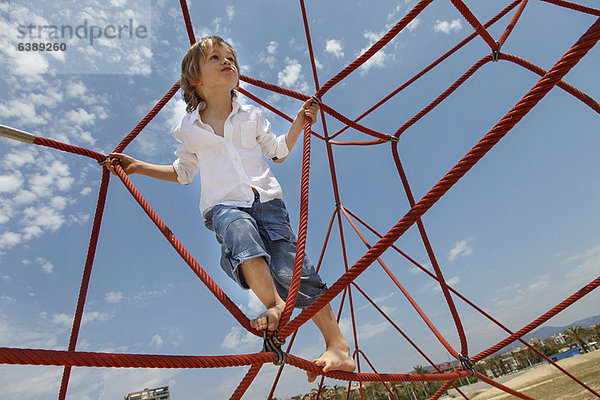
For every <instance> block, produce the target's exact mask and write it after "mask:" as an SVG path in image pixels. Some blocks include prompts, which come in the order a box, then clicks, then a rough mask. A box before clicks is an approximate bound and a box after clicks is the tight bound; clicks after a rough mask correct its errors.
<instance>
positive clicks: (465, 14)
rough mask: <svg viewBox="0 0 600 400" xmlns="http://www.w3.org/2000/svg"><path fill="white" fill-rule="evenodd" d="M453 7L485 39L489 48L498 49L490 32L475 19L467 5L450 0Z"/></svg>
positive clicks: (459, 1) (458, 0) (460, 0)
mask: <svg viewBox="0 0 600 400" xmlns="http://www.w3.org/2000/svg"><path fill="white" fill-rule="evenodd" d="M450 1H452V4H454V7H456V9H457V10H458V11H459V12H460V13H461V14H462V16H463V17H465V19H466V20H467V21H468V22H469V23H470V24H471V26H472V27H473V28H475V31H476V32H477V34H478V35H479V36H481V37H482V38H483V40H485V42H486V43H487V44H488V46H490V49H492V50H494V51H496V50H498V49H499V46H498V43H496V41H495V40H494V39H493V38H492V36H491V35H490V33H489V32H488V31H487V29H485V28H484V27H483V25H481V22H479V20H478V19H477V17H476V16H475V15H474V14H473V13H472V12H471V10H470V9H469V7H467V6H466V5H465V3H463V2H462V0H450Z"/></svg>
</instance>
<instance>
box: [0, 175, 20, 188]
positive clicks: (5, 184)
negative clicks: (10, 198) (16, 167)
mask: <svg viewBox="0 0 600 400" xmlns="http://www.w3.org/2000/svg"><path fill="white" fill-rule="evenodd" d="M22 185H23V178H22V176H21V174H20V173H19V172H17V173H14V174H13V175H0V193H5V192H15V191H17V190H18V189H19V188H20V187H21V186H22Z"/></svg>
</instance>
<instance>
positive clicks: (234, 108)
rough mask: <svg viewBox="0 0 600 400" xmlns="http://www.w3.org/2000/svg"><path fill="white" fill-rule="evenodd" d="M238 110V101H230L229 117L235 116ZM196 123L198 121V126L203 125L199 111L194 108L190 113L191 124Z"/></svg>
mask: <svg viewBox="0 0 600 400" xmlns="http://www.w3.org/2000/svg"><path fill="white" fill-rule="evenodd" d="M240 108H241V105H240V103H238V101H237V100H235V99H231V114H229V115H235V114H236V113H237V112H238V111H239V110H240ZM196 121H198V123H199V124H200V125H205V124H204V122H202V118H201V117H200V110H199V109H198V107H196V109H195V110H194V111H193V112H192V123H194V122H196Z"/></svg>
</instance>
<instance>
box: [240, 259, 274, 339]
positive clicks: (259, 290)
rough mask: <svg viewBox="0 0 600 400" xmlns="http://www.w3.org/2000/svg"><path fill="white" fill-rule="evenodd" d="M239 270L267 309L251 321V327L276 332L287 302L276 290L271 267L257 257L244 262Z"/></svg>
mask: <svg viewBox="0 0 600 400" xmlns="http://www.w3.org/2000/svg"><path fill="white" fill-rule="evenodd" d="M238 268H240V272H241V273H242V275H243V277H244V280H245V281H246V283H247V284H248V286H250V289H252V291H253V292H254V294H256V297H258V299H259V300H260V301H261V302H262V303H263V304H264V306H265V307H266V308H267V310H266V311H265V312H264V313H262V314H260V315H259V316H258V317H256V318H255V319H253V320H252V321H250V325H251V326H252V327H253V328H254V329H257V330H264V329H267V330H268V331H274V330H275V329H277V325H278V324H279V318H281V313H282V312H283V309H284V308H285V302H284V301H283V300H282V299H281V297H280V296H279V293H277V290H276V289H275V284H274V283H273V278H272V277H271V272H270V271H269V266H268V265H267V263H266V262H265V259H264V258H262V257H257V258H252V259H250V260H247V261H244V262H243V263H241V264H240V265H239V267H238Z"/></svg>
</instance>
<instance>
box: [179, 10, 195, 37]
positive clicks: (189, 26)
mask: <svg viewBox="0 0 600 400" xmlns="http://www.w3.org/2000/svg"><path fill="white" fill-rule="evenodd" d="M179 5H180V6H181V12H182V13H183V21H184V22H185V29H186V30H187V34H188V38H189V39H190V45H193V44H194V43H196V35H194V28H193V27H192V20H191V19H190V11H189V10H188V6H187V2H186V0H179Z"/></svg>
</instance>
